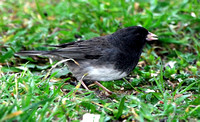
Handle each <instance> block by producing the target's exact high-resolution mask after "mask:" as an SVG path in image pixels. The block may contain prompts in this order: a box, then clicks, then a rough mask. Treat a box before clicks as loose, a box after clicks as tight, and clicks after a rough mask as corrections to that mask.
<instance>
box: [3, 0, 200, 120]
mask: <svg viewBox="0 0 200 122" xmlns="http://www.w3.org/2000/svg"><path fill="white" fill-rule="evenodd" d="M199 8H200V3H199V1H198V0H190V1H189V0H184V1H179V0H174V1H167V0H162V1H157V0H154V1H153V0H152V1H147V0H135V2H132V0H126V1H125V0H121V1H118V2H116V1H115V0H107V1H101V2H100V1H93V0H73V1H71V0H62V1H61V0H57V1H53V0H49V1H44V0H35V1H31V0H26V1H23V0H19V1H17V0H7V1H0V12H1V16H0V86H1V87H0V95H1V96H0V110H1V111H0V121H8V122H9V121H79V120H81V119H82V117H83V115H84V114H85V113H91V114H99V115H100V121H116V120H118V121H123V120H126V121H199V120H200V70H199V69H200V55H199V54H200V42H199V40H200V33H199V32H200V28H199V26H200V24H199V23H200V9H199ZM132 25H142V26H144V27H145V28H147V29H148V30H150V31H151V32H153V33H155V34H157V35H158V36H159V41H157V42H155V43H149V44H147V45H146V46H145V48H144V51H143V52H144V53H143V54H142V56H141V59H140V62H139V64H138V66H137V67H136V68H135V69H134V70H133V72H132V73H131V75H130V76H128V77H126V78H125V79H121V80H118V81H110V82H102V84H103V85H104V86H106V87H107V88H109V89H111V90H112V91H114V92H115V94H114V95H112V96H106V95H105V94H103V91H102V90H101V89H100V88H98V87H96V86H92V87H90V89H92V91H86V90H85V89H81V88H80V89H76V88H75V85H71V84H70V82H72V83H73V82H74V79H73V77H71V75H70V74H68V73H69V71H68V69H67V68H63V65H60V66H58V67H56V68H55V69H54V70H53V71H52V73H51V74H50V76H49V77H47V78H46V79H43V78H44V77H45V76H46V75H47V74H48V70H49V69H50V68H51V67H52V66H53V65H54V64H55V63H56V62H54V61H53V64H51V63H49V60H48V59H46V58H41V57H34V58H31V57H16V56H14V53H15V52H18V51H20V50H48V49H50V48H47V47H46V46H45V45H54V44H61V43H67V42H72V41H75V40H76V38H75V35H76V36H82V39H90V38H92V37H96V36H101V35H106V34H110V33H113V32H115V31H116V30H117V29H119V28H123V27H128V26H132ZM67 74H68V75H67ZM99 91H100V93H99Z"/></svg>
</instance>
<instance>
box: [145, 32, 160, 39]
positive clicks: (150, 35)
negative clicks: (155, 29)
mask: <svg viewBox="0 0 200 122" xmlns="http://www.w3.org/2000/svg"><path fill="white" fill-rule="evenodd" d="M146 40H147V41H153V40H158V36H157V35H156V34H153V33H151V32H149V34H148V35H147V38H146Z"/></svg>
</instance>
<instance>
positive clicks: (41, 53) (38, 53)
mask: <svg viewBox="0 0 200 122" xmlns="http://www.w3.org/2000/svg"><path fill="white" fill-rule="evenodd" d="M47 53H48V51H20V52H17V53H15V55H21V56H44V55H45V54H47Z"/></svg>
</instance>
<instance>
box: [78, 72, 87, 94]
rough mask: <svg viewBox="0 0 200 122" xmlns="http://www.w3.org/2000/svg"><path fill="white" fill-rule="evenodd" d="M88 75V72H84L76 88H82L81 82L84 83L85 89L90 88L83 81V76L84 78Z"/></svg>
mask: <svg viewBox="0 0 200 122" xmlns="http://www.w3.org/2000/svg"><path fill="white" fill-rule="evenodd" d="M86 75H87V73H86V74H84V75H83V77H82V78H81V79H80V80H78V81H79V82H78V84H77V85H76V89H78V88H80V86H81V84H82V85H83V87H84V88H85V89H87V90H89V89H88V87H87V86H86V85H85V83H84V82H83V78H84V77H85V76H86Z"/></svg>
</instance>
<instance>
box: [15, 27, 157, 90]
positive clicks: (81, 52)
mask: <svg viewBox="0 0 200 122" xmlns="http://www.w3.org/2000/svg"><path fill="white" fill-rule="evenodd" d="M151 40H157V36H156V35H155V34H153V33H150V32H149V31H148V30H147V29H145V28H143V27H140V26H131V27H127V28H123V29H120V30H118V31H117V32H115V33H113V34H110V35H106V36H100V37H95V38H92V39H89V40H81V41H76V42H71V43H66V44H61V45H58V46H56V47H57V49H55V50H52V51H21V52H18V53H17V54H18V55H44V56H58V57H62V58H63V59H67V58H70V59H74V60H75V61H76V62H78V64H79V65H77V64H76V63H74V62H73V61H68V62H67V65H68V68H69V69H70V71H71V72H72V74H73V75H74V76H75V77H76V78H77V80H82V77H83V76H84V78H83V80H90V81H95V83H96V84H97V85H99V86H101V85H100V84H98V82H96V81H111V80H117V79H120V78H123V77H125V76H127V75H128V74H129V73H130V72H131V71H132V70H133V69H134V68H135V66H136V65H137V63H138V61H139V58H140V55H141V53H142V49H143V47H144V45H145V43H146V41H151ZM101 87H103V86H101ZM108 92H110V91H108ZM110 93H111V92H110Z"/></svg>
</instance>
